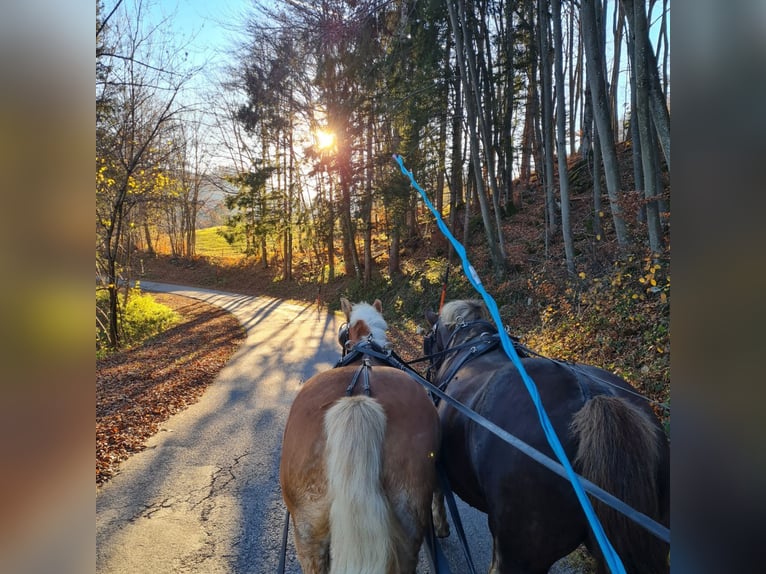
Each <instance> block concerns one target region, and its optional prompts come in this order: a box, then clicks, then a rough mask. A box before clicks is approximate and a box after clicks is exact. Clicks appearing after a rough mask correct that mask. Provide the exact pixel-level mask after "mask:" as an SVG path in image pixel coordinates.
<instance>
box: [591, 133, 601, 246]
mask: <svg viewBox="0 0 766 574" xmlns="http://www.w3.org/2000/svg"><path fill="white" fill-rule="evenodd" d="M593 235H594V236H595V237H596V241H601V239H603V236H604V232H603V231H602V229H601V144H600V143H599V141H598V130H593Z"/></svg>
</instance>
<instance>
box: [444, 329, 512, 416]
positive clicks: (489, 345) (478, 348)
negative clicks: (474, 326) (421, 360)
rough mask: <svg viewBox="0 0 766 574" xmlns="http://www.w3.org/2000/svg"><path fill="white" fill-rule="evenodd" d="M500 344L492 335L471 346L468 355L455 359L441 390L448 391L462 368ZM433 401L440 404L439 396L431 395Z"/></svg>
mask: <svg viewBox="0 0 766 574" xmlns="http://www.w3.org/2000/svg"><path fill="white" fill-rule="evenodd" d="M499 344H500V340H499V338H498V337H497V335H491V336H490V337H489V338H485V339H483V340H481V341H479V342H478V343H475V344H473V345H471V347H470V348H469V349H468V352H467V353H462V354H460V355H458V356H457V357H455V360H454V361H453V362H452V364H451V365H450V368H449V370H448V371H447V373H446V374H445V375H444V378H443V382H442V384H440V385H439V389H440V390H442V391H445V390H447V386H448V385H449V384H450V382H451V381H452V379H454V378H455V375H456V374H457V372H458V371H459V370H460V368H461V367H463V365H465V364H466V363H467V362H468V361H471V360H473V359H475V358H477V357H479V356H481V355H483V354H484V353H486V352H487V351H490V350H492V349H494V348H495V347H497V346H498V345H499ZM431 399H432V400H433V401H434V404H435V405H438V404H439V397H438V396H437V395H434V394H431Z"/></svg>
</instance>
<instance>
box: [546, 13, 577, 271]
mask: <svg viewBox="0 0 766 574" xmlns="http://www.w3.org/2000/svg"><path fill="white" fill-rule="evenodd" d="M551 7H552V9H553V45H554V51H555V58H554V67H555V74H556V132H557V140H556V147H557V152H558V153H557V155H558V160H559V189H560V191H561V232H562V235H563V239H564V254H565V257H566V266H567V271H568V272H569V274H570V275H574V272H575V265H574V243H573V242H572V226H571V225H570V222H569V174H568V173H567V150H566V145H567V144H566V140H567V133H566V104H565V99H566V97H565V94H564V62H563V60H564V46H563V37H562V32H561V0H552V1H551Z"/></svg>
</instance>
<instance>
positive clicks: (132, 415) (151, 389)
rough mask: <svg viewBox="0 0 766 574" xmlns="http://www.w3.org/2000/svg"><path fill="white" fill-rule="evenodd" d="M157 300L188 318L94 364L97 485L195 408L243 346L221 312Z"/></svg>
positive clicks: (179, 300)
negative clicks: (176, 415)
mask: <svg viewBox="0 0 766 574" xmlns="http://www.w3.org/2000/svg"><path fill="white" fill-rule="evenodd" d="M152 295H153V297H154V298H155V299H156V300H157V301H159V302H160V303H162V304H164V305H167V306H168V307H170V308H172V309H175V310H176V311H177V312H178V313H179V315H181V317H182V319H181V321H180V322H179V323H178V324H177V325H176V326H175V327H173V328H172V329H169V330H168V331H166V332H164V333H162V334H161V335H158V336H156V337H154V338H152V339H150V340H149V341H147V342H145V343H144V344H143V345H140V346H138V347H135V348H133V349H128V350H125V351H122V352H120V353H117V354H115V355H112V356H110V357H108V358H106V359H103V360H99V361H97V362H96V484H102V483H104V482H106V481H107V480H109V479H110V478H111V477H112V476H114V474H116V473H117V472H119V463H120V462H121V461H123V460H125V459H126V458H128V457H129V456H130V455H131V454H133V453H135V452H138V451H140V450H143V449H144V447H145V444H146V440H147V439H148V438H149V437H150V436H152V435H153V434H154V433H155V432H157V430H158V429H159V425H160V424H161V423H162V422H163V421H165V420H167V419H168V418H169V417H170V416H171V415H172V414H174V413H176V412H178V411H181V410H183V409H184V408H186V407H188V406H189V405H191V404H193V403H195V402H197V401H198V400H199V399H200V397H201V396H202V394H203V393H204V391H205V389H206V388H207V386H208V385H209V384H210V383H212V382H213V380H214V379H215V377H216V375H217V374H218V372H219V371H220V370H221V369H222V368H223V366H224V365H225V364H226V362H227V361H228V360H229V358H231V356H232V354H233V353H234V352H235V351H236V350H237V348H238V347H239V346H240V345H241V344H242V342H243V341H244V340H245V331H244V329H243V328H242V326H241V325H240V324H239V322H238V321H237V320H236V319H235V318H234V317H233V316H232V315H231V314H229V313H227V312H226V311H223V310H222V309H220V308H218V307H215V306H213V305H209V304H207V303H203V302H200V301H196V300H193V299H189V298H187V297H179V296H177V295H168V294H161V293H154V294H152Z"/></svg>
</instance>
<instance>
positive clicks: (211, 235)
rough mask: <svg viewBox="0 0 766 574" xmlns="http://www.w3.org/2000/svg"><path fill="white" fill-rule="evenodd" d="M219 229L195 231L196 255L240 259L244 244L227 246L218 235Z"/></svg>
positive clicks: (209, 228)
mask: <svg viewBox="0 0 766 574" xmlns="http://www.w3.org/2000/svg"><path fill="white" fill-rule="evenodd" d="M219 229H221V227H208V228H206V229H198V230H197V243H196V252H197V255H205V256H208V257H241V256H242V251H243V250H244V248H245V242H244V240H243V241H238V242H236V243H235V244H234V245H229V244H228V243H227V242H226V240H225V239H224V238H223V237H221V236H220V235H219V234H218V230H219Z"/></svg>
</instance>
